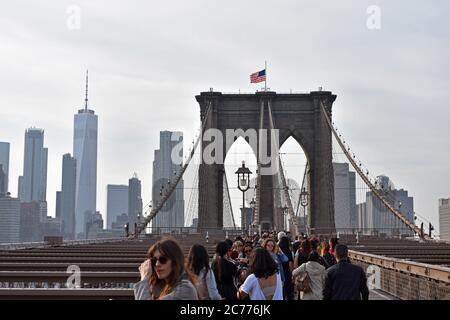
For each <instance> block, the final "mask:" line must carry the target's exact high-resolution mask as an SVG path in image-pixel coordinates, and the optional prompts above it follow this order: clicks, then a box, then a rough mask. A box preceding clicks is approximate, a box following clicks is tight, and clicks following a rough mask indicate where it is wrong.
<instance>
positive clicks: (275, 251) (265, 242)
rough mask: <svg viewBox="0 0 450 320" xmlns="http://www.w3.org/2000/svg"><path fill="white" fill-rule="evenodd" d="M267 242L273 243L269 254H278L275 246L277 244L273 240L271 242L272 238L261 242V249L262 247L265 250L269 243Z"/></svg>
mask: <svg viewBox="0 0 450 320" xmlns="http://www.w3.org/2000/svg"><path fill="white" fill-rule="evenodd" d="M269 242H272V243H273V251H272V252H270V254H272V253H278V250H279V249H278V245H277V243H276V242H275V240H273V239H272V238H266V239H264V241H263V243H262V245H261V247H263V248H264V249H266V250H267V248H266V247H267V244H268V243H269Z"/></svg>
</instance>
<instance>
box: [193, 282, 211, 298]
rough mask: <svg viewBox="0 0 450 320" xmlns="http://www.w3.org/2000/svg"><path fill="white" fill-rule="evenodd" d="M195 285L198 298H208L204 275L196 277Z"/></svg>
mask: <svg viewBox="0 0 450 320" xmlns="http://www.w3.org/2000/svg"><path fill="white" fill-rule="evenodd" d="M195 287H196V288H197V294H198V299H199V300H209V291H208V285H207V284H206V279H205V278H204V277H197V279H196V283H195Z"/></svg>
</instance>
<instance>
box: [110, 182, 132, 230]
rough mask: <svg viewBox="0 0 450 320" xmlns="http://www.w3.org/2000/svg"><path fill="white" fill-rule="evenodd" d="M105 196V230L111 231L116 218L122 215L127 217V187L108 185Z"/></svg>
mask: <svg viewBox="0 0 450 320" xmlns="http://www.w3.org/2000/svg"><path fill="white" fill-rule="evenodd" d="M106 194H107V195H106V196H107V200H106V202H107V203H106V223H107V228H108V229H112V225H113V223H114V222H115V221H116V218H117V217H118V216H120V215H122V214H123V213H125V214H126V215H127V216H128V186H127V185H116V184H108V185H107V186H106ZM125 223H126V222H125Z"/></svg>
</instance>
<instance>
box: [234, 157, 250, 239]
mask: <svg viewBox="0 0 450 320" xmlns="http://www.w3.org/2000/svg"><path fill="white" fill-rule="evenodd" d="M235 174H237V178H238V189H239V190H241V191H242V215H241V228H242V231H243V229H244V227H245V222H246V221H245V191H247V190H248V189H249V188H250V175H251V174H252V172H251V171H250V169H249V168H247V167H246V166H245V161H242V167H240V168H239V169H238V170H237V171H236V172H235Z"/></svg>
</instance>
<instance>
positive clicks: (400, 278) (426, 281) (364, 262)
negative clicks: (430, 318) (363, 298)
mask: <svg viewBox="0 0 450 320" xmlns="http://www.w3.org/2000/svg"><path fill="white" fill-rule="evenodd" d="M349 257H350V259H351V261H352V263H354V264H356V265H359V266H361V267H362V268H363V269H364V270H365V271H366V273H368V279H369V284H370V285H371V286H373V287H374V288H376V289H380V290H382V291H384V292H387V293H390V294H392V295H394V296H395V297H397V298H399V299H404V300H449V299H450V268H447V267H442V266H436V265H430V264H424V263H419V262H413V261H408V260H403V259H396V258H387V257H383V256H379V255H374V254H368V253H363V252H359V251H353V250H349Z"/></svg>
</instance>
